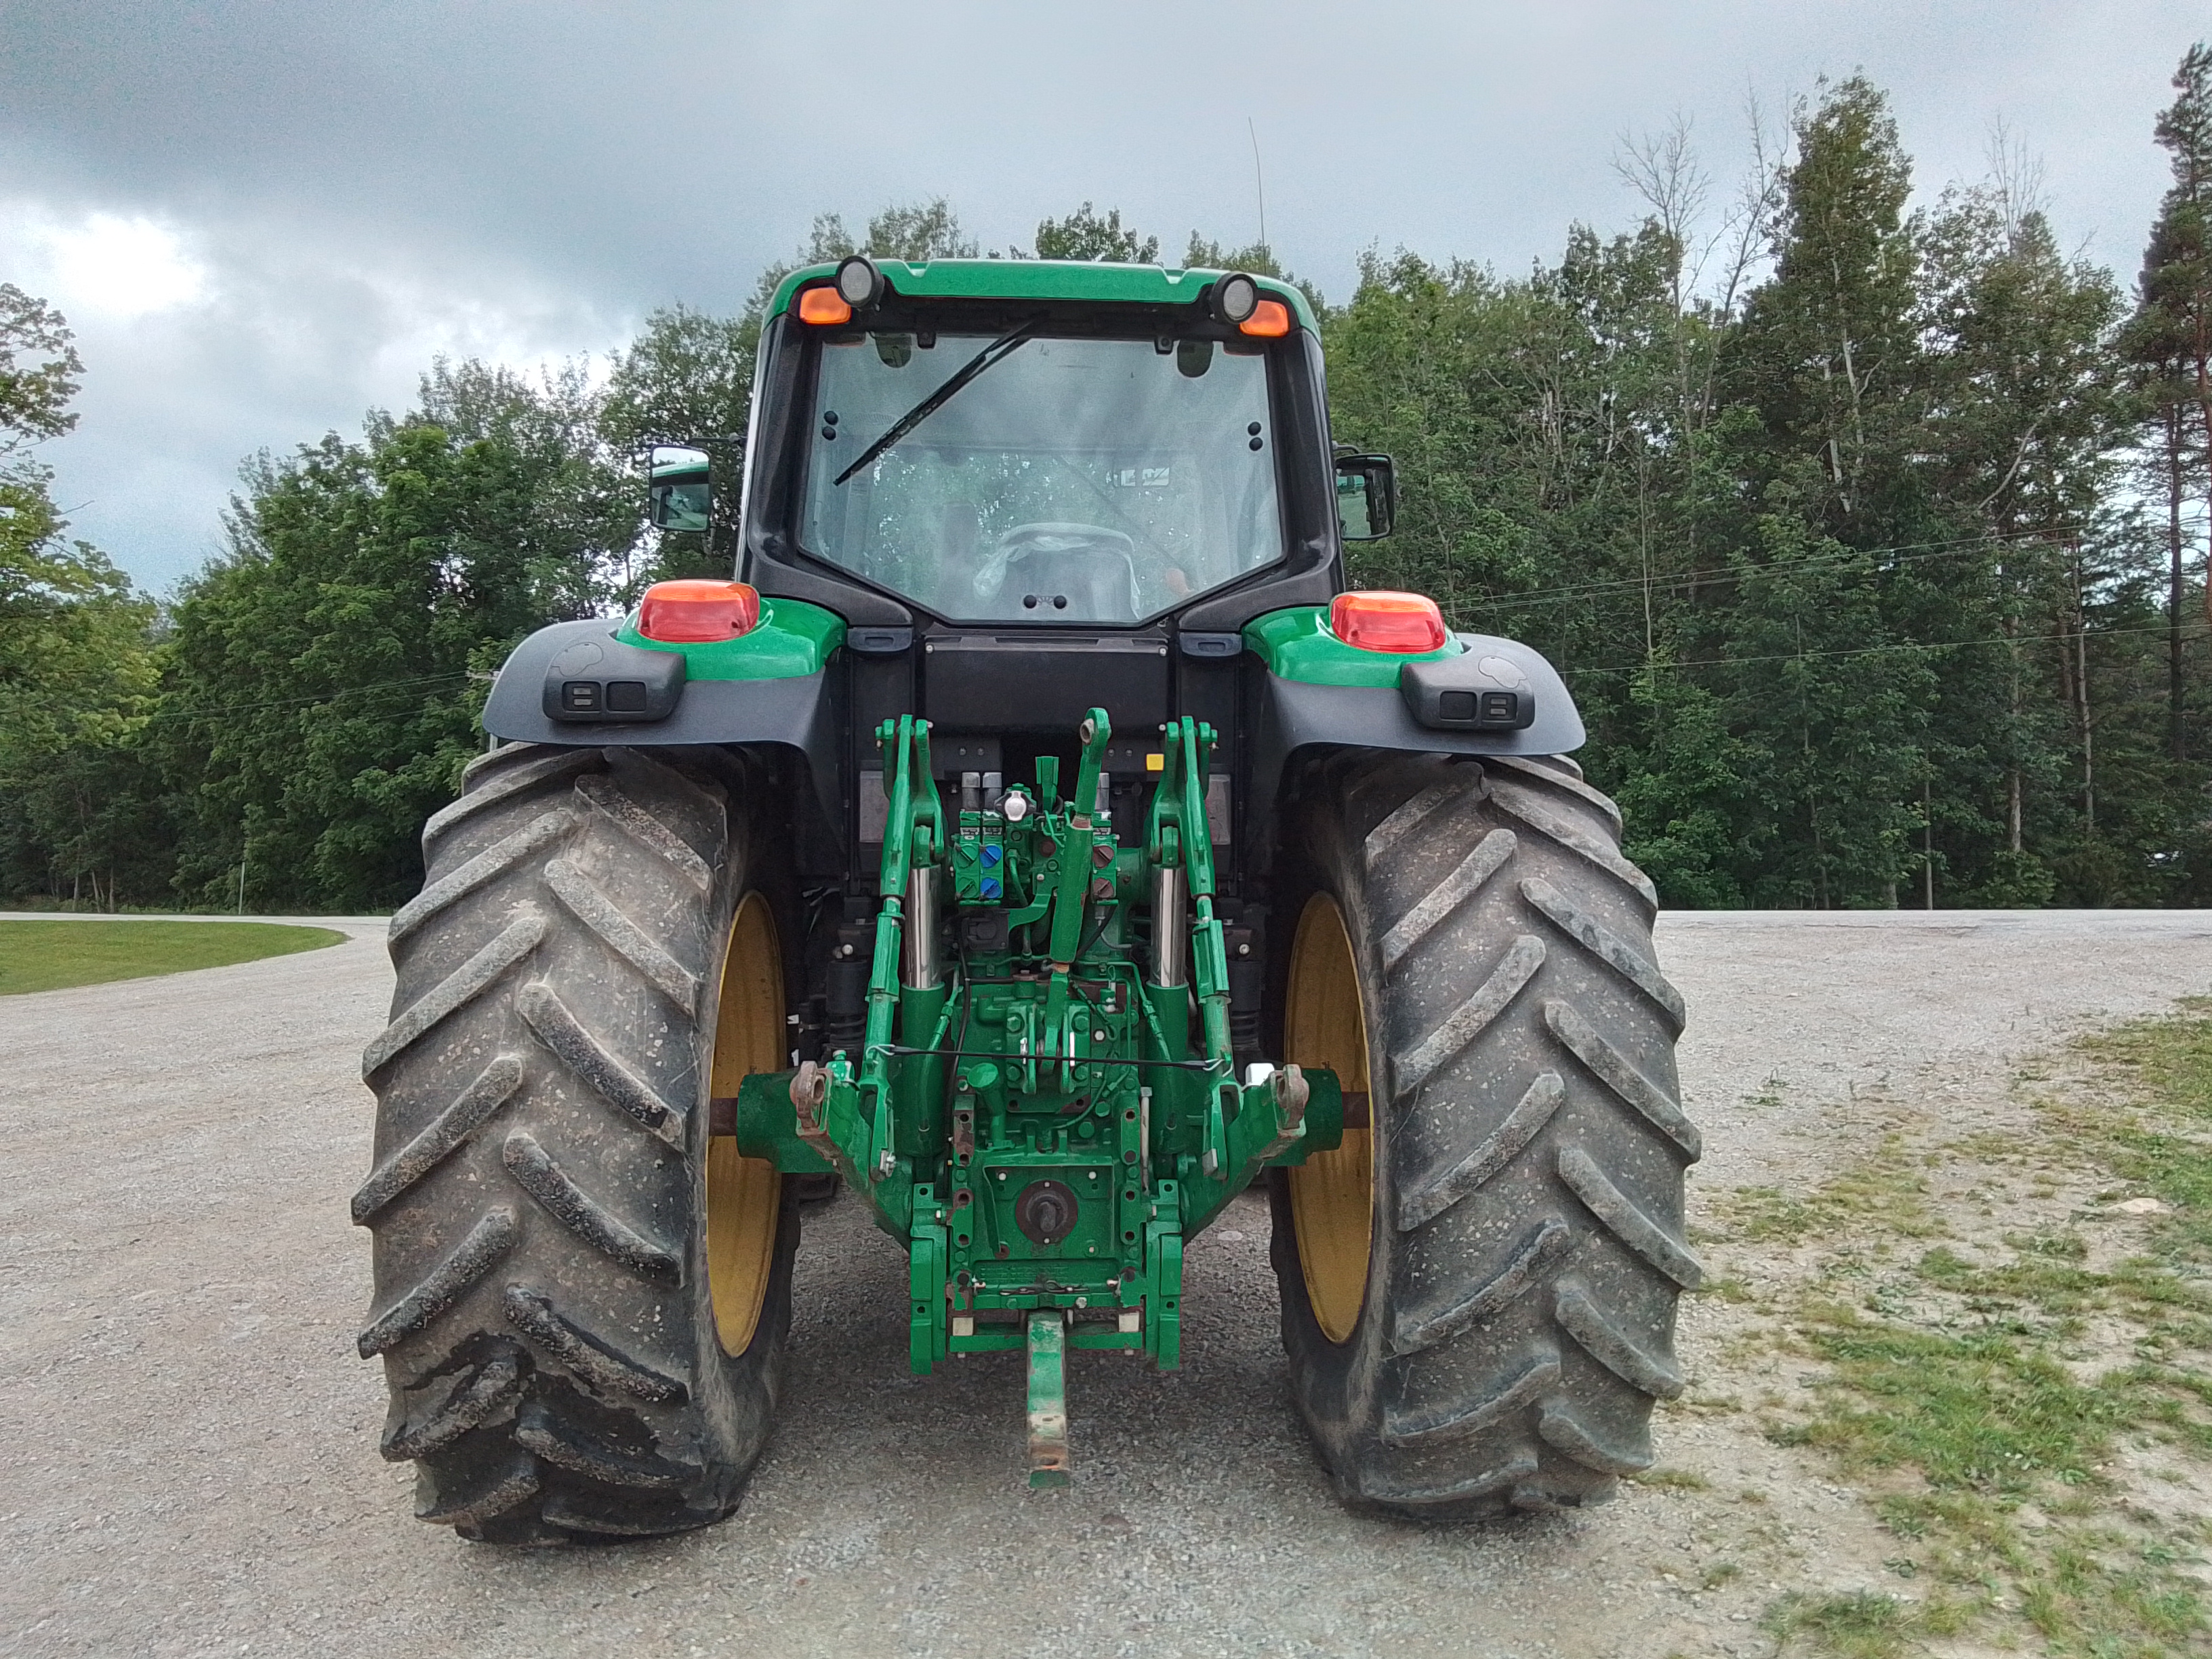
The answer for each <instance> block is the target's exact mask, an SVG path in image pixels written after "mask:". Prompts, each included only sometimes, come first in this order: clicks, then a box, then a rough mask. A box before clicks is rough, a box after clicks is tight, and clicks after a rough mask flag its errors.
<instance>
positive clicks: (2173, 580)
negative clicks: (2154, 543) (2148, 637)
mask: <svg viewBox="0 0 2212 1659" xmlns="http://www.w3.org/2000/svg"><path fill="white" fill-rule="evenodd" d="M2181 495H2182V458H2181V407H2180V405H2179V404H2167V405H2166V744H2167V749H2168V750H2169V752H2170V753H2171V754H2172V757H2173V758H2174V759H2175V760H2183V759H2185V758H2187V748H2188V736H2187V731H2188V726H2187V719H2186V715H2185V712H2184V707H2183V702H2182V697H2183V690H2182V676H2181V598H2182V570H2181V549H2182V540H2181Z"/></svg>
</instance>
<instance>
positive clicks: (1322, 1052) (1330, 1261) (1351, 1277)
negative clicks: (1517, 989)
mask: <svg viewBox="0 0 2212 1659" xmlns="http://www.w3.org/2000/svg"><path fill="white" fill-rule="evenodd" d="M1283 1057H1284V1059H1285V1060H1289V1061H1291V1062H1294V1063H1295V1064H1297V1065H1299V1066H1328V1068H1329V1069H1330V1070H1331V1071H1333V1072H1334V1073H1336V1075H1337V1080H1338V1081H1339V1082H1340V1083H1341V1084H1342V1085H1344V1089H1345V1091H1346V1093H1347V1094H1351V1093H1362V1094H1364V1093H1365V1092H1366V1091H1367V1013H1366V1009H1365V1006H1364V1004H1363V1003H1362V1002H1361V1000H1360V996H1359V970H1358V966H1357V964H1356V963H1355V962H1354V961H1353V958H1352V939H1351V936H1350V935H1349V934H1348V933H1346V932H1345V927H1344V916H1343V914H1342V913H1341V912H1340V911H1339V910H1338V909H1337V908H1336V901H1335V900H1334V899H1333V898H1331V897H1329V896H1328V894H1326V893H1316V894H1315V895H1314V896H1313V897H1312V898H1310V899H1309V900H1307V901H1306V908H1305V912H1304V915H1301V916H1299V918H1298V933H1297V942H1296V943H1295V944H1294V945H1292V946H1291V984H1290V994H1289V996H1288V997H1287V998H1286V1000H1285V1007H1284V1012H1283ZM1370 1121H1372V1114H1371V1112H1370ZM1291 1222H1292V1224H1293V1225H1295V1226H1296V1228H1297V1237H1298V1264H1299V1266H1300V1267H1302V1268H1303V1269H1304V1273H1305V1281H1306V1299H1307V1300H1308V1301H1309V1302H1310V1303H1311V1304H1312V1305H1313V1315H1314V1322H1316V1324H1318V1325H1319V1326H1320V1327H1321V1328H1322V1334H1323V1335H1325V1336H1326V1337H1328V1340H1330V1341H1332V1342H1342V1341H1344V1340H1346V1338H1348V1337H1349V1336H1351V1334H1352V1327H1353V1326H1355V1325H1357V1324H1358V1322H1359V1310H1360V1307H1361V1305H1362V1304H1364V1302H1365V1301H1366V1299H1367V1262H1368V1256H1369V1254H1370V1251H1371V1249H1372V1248H1373V1240H1374V1233H1375V1141H1374V1131H1373V1130H1372V1129H1351V1128H1347V1129H1346V1131H1345V1132H1344V1144H1343V1145H1342V1146H1339V1147H1338V1148H1337V1149H1336V1150H1335V1151H1334V1152H1316V1153H1314V1154H1313V1155H1312V1156H1311V1157H1310V1158H1307V1159H1306V1161H1305V1163H1304V1164H1303V1165H1302V1166H1299V1167H1297V1168H1294V1169H1292V1170H1291Z"/></svg>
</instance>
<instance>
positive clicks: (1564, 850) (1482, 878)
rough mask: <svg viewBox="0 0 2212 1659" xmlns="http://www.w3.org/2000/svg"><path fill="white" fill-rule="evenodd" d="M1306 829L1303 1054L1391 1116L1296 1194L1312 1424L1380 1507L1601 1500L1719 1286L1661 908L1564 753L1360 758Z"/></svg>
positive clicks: (1287, 1237) (1291, 973)
mask: <svg viewBox="0 0 2212 1659" xmlns="http://www.w3.org/2000/svg"><path fill="white" fill-rule="evenodd" d="M1294 811H1295V812H1296V815H1297V816H1296V818H1295V821H1294V824H1293V829H1294V832H1295V833H1294V836H1293V837H1292V840H1291V845H1293V846H1295V847H1297V848H1301V849H1302V856H1303V857H1304V860H1305V863H1304V872H1303V879H1302V881H1301V882H1300V883H1299V884H1298V887H1297V890H1296V891H1295V892H1294V893H1293V894H1291V898H1292V900H1293V903H1292V905H1291V907H1290V908H1287V909H1286V911H1285V913H1284V914H1285V916H1286V919H1294V920H1293V926H1292V928H1291V937H1290V938H1288V939H1286V940H1285V948H1284V950H1283V951H1282V956H1281V959H1280V961H1279V963H1278V967H1277V978H1276V981H1275V983H1276V985H1277V986H1278V987H1279V994H1278V998H1277V1003H1276V1006H1277V1011H1278V1013H1279V1018H1280V1020H1281V1036H1282V1044H1281V1047H1280V1048H1279V1052H1280V1053H1281V1054H1282V1056H1283V1058H1284V1059H1285V1060H1292V1061H1297V1062H1300V1063H1302V1064H1305V1065H1309V1066H1333V1067H1334V1068H1335V1070H1336V1072H1337V1073H1338V1075H1339V1077H1340V1079H1341V1080H1342V1082H1343V1085H1344V1087H1345V1088H1346V1091H1352V1099H1353V1102H1354V1104H1355V1109H1354V1110H1353V1111H1352V1112H1351V1113H1349V1114H1348V1115H1347V1116H1348V1121H1356V1120H1357V1118H1358V1111H1357V1109H1356V1102H1357V1098H1358V1095H1359V1094H1362V1093H1364V1094H1366V1095H1368V1096H1369V1097H1370V1104H1369V1109H1368V1126H1367V1127H1348V1128H1347V1130H1346V1135H1345V1139H1344V1144H1343V1146H1341V1147H1340V1149H1339V1150H1337V1151H1335V1152H1327V1153H1320V1154H1316V1155H1315V1156H1314V1157H1313V1158H1311V1159H1310V1160H1309V1162H1308V1163H1307V1164H1306V1165H1305V1166H1304V1168H1302V1169H1297V1170H1283V1171H1281V1172H1279V1176H1278V1177H1277V1181H1276V1183H1275V1187H1274V1191H1273V1205H1274V1220H1275V1226H1274V1243H1273V1257H1274V1264H1275V1269H1276V1273H1277V1276H1278V1278H1279V1281H1280V1285H1281V1289H1282V1306H1283V1338H1284V1345H1285V1348H1286V1349H1287V1350H1288V1352H1289V1356H1290V1364H1291V1382H1292V1391H1293V1395H1294V1397H1295V1399H1296V1401H1297V1407H1298V1410H1299V1413H1300V1414H1301V1415H1302V1416H1303V1417H1304V1419H1305V1422H1306V1424H1307V1425H1308V1427H1309V1429H1310V1431H1311V1432H1312V1434H1313V1437H1314V1440H1315V1443H1316V1446H1317V1448H1318V1449H1319V1450H1320V1453H1321V1455H1322V1461H1323V1462H1325V1463H1326V1465H1327V1466H1328V1470H1329V1472H1330V1474H1331V1475H1332V1476H1333V1477H1334V1480H1335V1482H1336V1485H1337V1488H1338V1490H1339V1492H1340V1494H1341V1495H1342V1497H1343V1498H1344V1499H1345V1500H1346V1502H1347V1503H1349V1504H1353V1505H1355V1506H1357V1507H1361V1508H1368V1509H1377V1510H1385V1511H1390V1512H1395V1513H1398V1514H1402V1515H1407V1516H1419V1517H1422V1518H1426V1519H1439V1520H1446V1519H1460V1518H1468V1517H1474V1516H1487V1515H1497V1514H1503V1513H1508V1512H1510V1511H1513V1510H1552V1509H1560V1508H1569V1507H1575V1506H1578V1505H1583V1504H1591V1503H1595V1502H1598V1501H1601V1500H1602V1499H1603V1498H1606V1497H1607V1496H1609V1495H1610V1494H1611V1493H1612V1492H1613V1488H1614V1486H1615V1484H1616V1481H1617V1480H1618V1478H1619V1477H1620V1476H1622V1475H1625V1474H1633V1473H1635V1472H1637V1471H1638V1470H1640V1469H1643V1468H1648V1467H1649V1466H1650V1462H1651V1457H1652V1454H1651V1443H1650V1417H1651V1411H1652V1406H1653V1403H1654V1402H1655V1401H1658V1400H1662V1399H1668V1398H1671V1397H1673V1396H1674V1395H1677V1394H1679V1393H1680V1391H1681V1389H1682V1378H1681V1376H1680V1371H1679V1370H1678V1368H1677V1366H1676V1364H1675V1360H1674V1310H1675V1302H1676V1299H1677V1298H1678V1297H1680V1294H1681V1292H1682V1291H1685V1290H1690V1289H1694V1288H1695V1287H1696V1286H1697V1285H1698V1284H1699V1279H1700V1277H1701V1270H1700V1268H1699V1264H1698V1262H1697V1261H1696V1259H1695V1258H1694V1257H1693V1256H1692V1255H1691V1254H1690V1251H1689V1249H1688V1248H1687V1247H1686V1244H1685V1243H1684V1242H1683V1215H1682V1204H1683V1176H1684V1170H1685V1169H1686V1166H1687V1165H1688V1164H1690V1163H1692V1162H1693V1161H1694V1160H1695V1159H1696V1158H1697V1157H1698V1154H1699V1138H1698V1133H1697V1130H1696V1129H1695V1128H1694V1127H1692V1125H1691V1124H1690V1122H1689V1121H1688V1120H1687V1119H1686V1118H1685V1117H1684V1115H1683V1114H1682V1111H1681V1109H1680V1105H1679V1104H1678V1103H1677V1099H1678V1093H1679V1091H1678V1086H1677V1084H1676V1081H1675V1073H1674V1039H1675V1037H1676V1036H1678V1035H1679V1034H1680V1030H1681V1028H1682V1020H1683V1009H1682V1002H1681V999H1680V996H1679V995H1677V994H1676V993H1675V991H1674V987H1672V986H1671V985H1669V984H1668V982H1667V981H1666V980H1665V979H1664V978H1662V976H1661V975H1660V973H1659V970H1658V968H1657V965H1656V960H1655V957H1654V954H1653V951H1652V942H1651V924H1652V919H1653V915H1654V911H1655V909H1656V897H1655V895H1654V893H1653V891H1652V888H1651V884H1650V882H1649V881H1647V880H1646V879H1645V878H1644V876H1643V874H1642V873H1641V872H1638V870H1637V869H1636V868H1635V867H1634V866H1632V865H1631V864H1630V863H1629V862H1628V861H1627V860H1626V859H1624V858H1623V857H1622V856H1621V854H1620V815H1619V813H1618V812H1617V811H1615V809H1614V807H1613V803H1612V802H1611V801H1609V800H1607V799H1606V798H1605V797H1604V796H1603V795H1601V794H1600V793H1598V792H1597V791H1596V790H1595V789H1593V788H1591V787H1589V785H1588V784H1586V783H1584V782H1583V781H1582V775H1581V772H1580V769H1578V768H1577V767H1576V766H1575V764H1574V763H1573V762H1571V761H1569V760H1566V759H1565V758H1563V757H1551V758H1545V759H1541V760H1521V759H1510V758H1501V757H1484V758H1483V759H1482V760H1481V761H1480V763H1476V762H1473V761H1455V760H1451V759H1449V758H1446V757H1413V756H1390V757H1376V756H1373V755H1371V754H1368V755H1358V754H1352V755H1340V756H1338V757H1334V758H1332V759H1330V760H1328V761H1325V762H1322V763H1318V764H1316V766H1315V767H1313V768H1312V769H1310V770H1309V771H1308V772H1307V774H1306V775H1304V778H1303V779H1302V781H1301V787H1300V793H1299V799H1298V801H1297V805H1296V806H1295V808H1294ZM1370 1079H1371V1087H1370Z"/></svg>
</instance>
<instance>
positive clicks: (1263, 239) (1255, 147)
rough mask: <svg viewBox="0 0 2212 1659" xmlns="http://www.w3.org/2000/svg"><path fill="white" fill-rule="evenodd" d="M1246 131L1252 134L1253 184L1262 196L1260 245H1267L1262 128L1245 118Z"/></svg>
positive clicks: (1265, 183)
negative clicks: (1262, 168) (1261, 151)
mask: <svg viewBox="0 0 2212 1659" xmlns="http://www.w3.org/2000/svg"><path fill="white" fill-rule="evenodd" d="M1244 131H1247V132H1249V133H1250V134H1251V135H1252V184H1253V187H1254V188H1255V190H1256V191H1258V192H1259V196H1260V246H1261V247H1263V248H1264V247H1266V246H1267V175H1266V174H1265V173H1261V171H1260V129H1259V128H1257V127H1256V126H1255V125H1252V118H1251V117H1250V116H1249V115H1248V116H1246V117H1245V118H1244Z"/></svg>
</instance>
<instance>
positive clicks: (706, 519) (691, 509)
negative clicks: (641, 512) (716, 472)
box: [649, 449, 714, 534]
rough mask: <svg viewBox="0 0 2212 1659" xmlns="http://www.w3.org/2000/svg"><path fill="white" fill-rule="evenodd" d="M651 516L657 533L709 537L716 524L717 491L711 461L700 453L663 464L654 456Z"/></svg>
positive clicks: (682, 453) (679, 454) (681, 453)
mask: <svg viewBox="0 0 2212 1659" xmlns="http://www.w3.org/2000/svg"><path fill="white" fill-rule="evenodd" d="M653 453H654V457H655V459H654V460H653V464H652V469H653V470H652V479H653V482H652V486H651V492H650V496H649V501H650V509H649V513H650V516H651V518H652V520H653V528H654V529H656V530H675V531H691V532H697V533H700V534H703V533H705V532H706V531H707V529H708V526H710V525H711V524H712V523H713V520H714V479H713V475H712V471H711V470H710V468H709V465H708V460H707V458H706V456H705V455H703V454H702V453H700V452H699V451H697V450H696V449H679V450H676V451H674V452H672V454H671V459H668V460H665V461H664V460H661V459H659V454H660V452H659V451H658V450H656V451H654V452H653Z"/></svg>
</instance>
